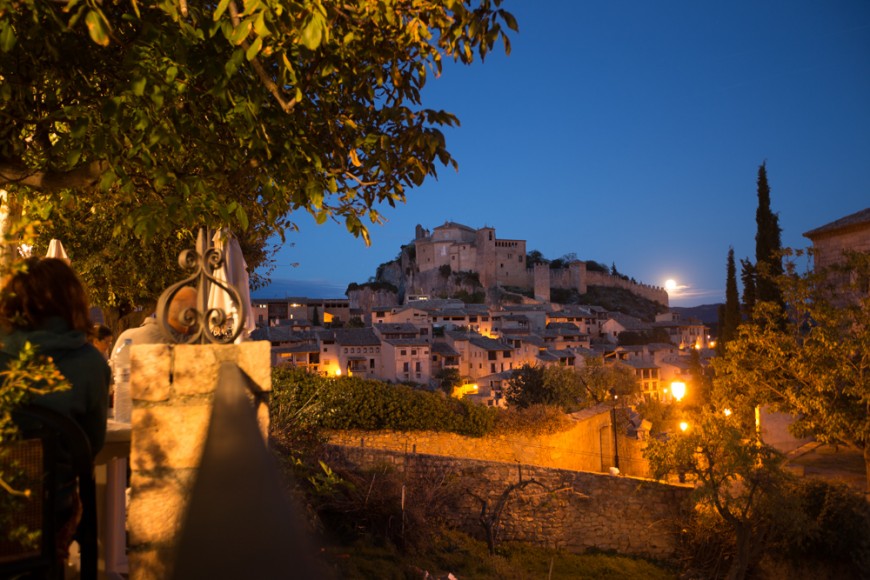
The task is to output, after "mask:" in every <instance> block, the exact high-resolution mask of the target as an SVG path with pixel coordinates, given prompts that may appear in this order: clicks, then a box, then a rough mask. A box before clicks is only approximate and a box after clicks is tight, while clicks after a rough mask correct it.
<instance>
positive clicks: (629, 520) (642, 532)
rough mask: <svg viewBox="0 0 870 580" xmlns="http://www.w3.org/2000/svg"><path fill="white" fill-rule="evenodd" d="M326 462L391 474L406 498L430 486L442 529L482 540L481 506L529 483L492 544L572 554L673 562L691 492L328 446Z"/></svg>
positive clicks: (659, 485)
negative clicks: (438, 497)
mask: <svg viewBox="0 0 870 580" xmlns="http://www.w3.org/2000/svg"><path fill="white" fill-rule="evenodd" d="M328 461H329V462H331V464H333V465H335V466H338V465H341V466H344V467H350V468H355V469H363V470H365V469H372V470H381V471H383V470H384V469H389V470H394V471H395V473H397V474H398V475H399V476H400V477H402V478H403V481H404V482H405V486H406V491H407V493H408V494H409V496H414V495H415V494H416V493H419V494H420V495H424V496H425V495H426V493H424V492H417V489H416V488H418V487H423V486H430V487H431V486H432V485H433V481H437V482H441V483H440V485H443V486H448V487H449V488H450V489H449V491H450V492H451V493H450V495H451V497H452V498H453V499H452V503H451V504H450V508H449V509H447V510H443V512H442V514H441V515H442V516H444V517H445V518H446V520H447V523H448V524H450V525H453V526H455V527H457V528H459V529H462V530H464V531H466V532H468V533H470V534H472V535H474V536H477V537H481V538H483V528H482V527H481V525H480V523H479V519H478V518H479V516H480V513H481V500H483V501H486V502H487V504H488V506H489V507H490V509H491V506H493V505H495V503H496V502H497V501H498V499H499V497H500V496H501V495H502V493H503V492H504V491H505V490H506V489H508V487H509V486H510V485H512V484H515V483H517V482H519V481H526V480H530V479H533V480H535V481H536V482H538V484H540V485H538V484H534V485H527V486H526V487H524V488H522V489H519V490H517V491H514V492H513V493H512V494H511V495H510V499H509V501H508V502H507V505H506V507H505V508H504V510H503V512H502V514H501V525H500V526H499V528H498V530H497V534H498V535H497V538H498V539H499V541H521V542H526V543H530V544H534V545H540V546H546V547H551V548H559V549H564V550H568V551H570V552H574V553H582V552H585V551H587V550H589V549H597V550H614V551H617V552H619V553H622V554H629V555H636V556H644V557H652V558H657V559H665V560H666V559H670V558H673V557H674V555H675V553H676V549H677V545H678V534H679V530H680V528H681V526H680V523H681V522H682V521H683V518H684V513H685V512H684V509H685V507H684V506H686V505H687V501H686V500H687V499H688V496H689V494H690V493H691V490H690V489H689V488H686V487H679V486H673V485H667V484H663V483H659V482H655V481H651V480H645V479H640V478H630V477H619V476H611V475H603V474H598V473H586V472H580V471H570V470H563V469H552V468H546V467H539V466H529V465H523V464H518V463H500V462H492V461H479V460H474V459H462V458H455V457H444V456H436V455H424V454H418V453H410V452H409V453H402V452H397V451H388V450H382V449H373V448H365V447H346V446H336V445H330V446H329V447H328Z"/></svg>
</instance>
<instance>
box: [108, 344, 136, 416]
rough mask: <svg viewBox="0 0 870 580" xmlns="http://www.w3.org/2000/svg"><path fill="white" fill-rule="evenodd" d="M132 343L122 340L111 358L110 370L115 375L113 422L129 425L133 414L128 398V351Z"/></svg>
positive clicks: (131, 402) (130, 400)
mask: <svg viewBox="0 0 870 580" xmlns="http://www.w3.org/2000/svg"><path fill="white" fill-rule="evenodd" d="M132 346H133V341H132V340H131V339H129V338H127V339H124V342H122V343H121V344H120V345H119V346H118V348H117V349H115V353H114V355H113V356H112V369H113V371H114V374H115V421H120V422H123V423H129V422H130V419H131V416H132V412H133V400H132V398H131V397H130V350H131V348H132Z"/></svg>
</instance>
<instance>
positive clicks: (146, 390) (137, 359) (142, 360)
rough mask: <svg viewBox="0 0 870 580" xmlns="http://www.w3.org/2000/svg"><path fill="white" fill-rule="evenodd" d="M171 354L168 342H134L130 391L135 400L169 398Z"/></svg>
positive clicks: (161, 399)
mask: <svg viewBox="0 0 870 580" xmlns="http://www.w3.org/2000/svg"><path fill="white" fill-rule="evenodd" d="M170 361H171V354H170V348H169V345H166V344H134V345H133V348H132V350H131V351H130V392H131V394H132V397H133V400H139V401H152V402H157V401H166V400H168V399H169V388H170V383H169V377H170V372H169V371H170Z"/></svg>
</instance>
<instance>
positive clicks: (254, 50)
mask: <svg viewBox="0 0 870 580" xmlns="http://www.w3.org/2000/svg"><path fill="white" fill-rule="evenodd" d="M262 47H263V39H262V38H261V37H259V36H258V37H257V38H255V39H254V42H252V43H251V46H249V47H248V50H246V51H245V58H247V59H248V60H254V57H256V56H257V54H259V53H260V49H261V48H262Z"/></svg>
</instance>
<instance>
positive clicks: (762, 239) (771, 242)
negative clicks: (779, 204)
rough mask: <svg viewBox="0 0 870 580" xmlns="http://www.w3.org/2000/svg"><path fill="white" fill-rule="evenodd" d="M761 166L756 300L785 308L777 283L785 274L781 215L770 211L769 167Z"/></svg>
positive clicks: (756, 242)
mask: <svg viewBox="0 0 870 580" xmlns="http://www.w3.org/2000/svg"><path fill="white" fill-rule="evenodd" d="M766 163H767V162H764V163H762V164H761V165H760V166H759V167H758V209H757V210H756V211H755V223H756V225H757V226H758V229H757V231H756V234H755V291H756V299H757V300H764V301H769V302H775V303H777V304H779V305H783V300H782V294H781V292H780V291H779V288H778V286H777V284H776V279H777V277H779V276H781V275H782V255H781V253H782V242H781V240H780V233H781V232H782V230H781V229H780V227H779V216H778V215H777V214H775V213H773V212H772V211H771V210H770V186H769V185H768V183H767V167H766Z"/></svg>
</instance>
